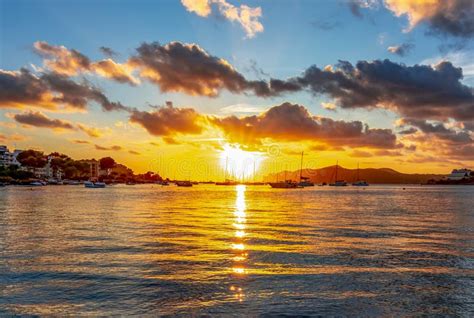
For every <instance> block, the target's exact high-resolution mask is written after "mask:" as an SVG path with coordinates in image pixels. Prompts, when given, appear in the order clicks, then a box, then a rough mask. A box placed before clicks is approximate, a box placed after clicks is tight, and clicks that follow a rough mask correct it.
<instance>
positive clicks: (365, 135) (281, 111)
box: [210, 103, 400, 148]
mask: <svg viewBox="0 0 474 318" xmlns="http://www.w3.org/2000/svg"><path fill="white" fill-rule="evenodd" d="M210 121H211V123H212V124H213V125H215V126H216V127H218V128H220V129H221V130H223V132H224V133H225V134H226V136H227V138H228V139H229V140H230V141H232V142H238V143H240V144H258V143H260V142H261V141H262V139H265V138H270V139H273V140H278V141H301V140H309V141H314V142H323V143H328V144H330V145H332V146H349V147H369V148H398V147H399V146H400V145H399V144H397V139H396V136H395V135H394V134H393V133H392V131H391V130H390V129H371V128H369V127H368V126H367V125H364V124H363V123H362V122H360V121H351V122H346V121H342V120H339V121H338V120H333V119H330V118H325V117H315V116H312V115H311V114H310V113H309V112H308V110H307V109H306V108H305V107H303V106H300V105H294V104H290V103H284V104H281V105H279V106H275V107H272V108H270V109H269V110H268V111H266V112H264V113H262V114H260V115H259V116H247V117H242V118H238V117H236V116H229V117H224V118H216V117H214V118H211V119H210Z"/></svg>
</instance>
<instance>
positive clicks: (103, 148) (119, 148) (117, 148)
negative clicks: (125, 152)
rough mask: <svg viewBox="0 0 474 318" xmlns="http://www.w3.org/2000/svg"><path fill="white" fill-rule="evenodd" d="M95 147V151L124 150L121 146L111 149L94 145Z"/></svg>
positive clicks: (111, 147)
mask: <svg viewBox="0 0 474 318" xmlns="http://www.w3.org/2000/svg"><path fill="white" fill-rule="evenodd" d="M94 146H95V149H97V150H108V151H120V150H122V147H120V146H117V145H115V146H110V147H103V146H100V145H94Z"/></svg>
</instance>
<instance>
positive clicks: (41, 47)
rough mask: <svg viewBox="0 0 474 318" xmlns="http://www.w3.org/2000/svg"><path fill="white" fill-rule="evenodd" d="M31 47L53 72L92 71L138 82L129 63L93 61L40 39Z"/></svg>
mask: <svg viewBox="0 0 474 318" xmlns="http://www.w3.org/2000/svg"><path fill="white" fill-rule="evenodd" d="M33 47H34V49H35V52H36V53H38V54H39V55H40V56H42V57H43V58H45V60H44V65H45V67H46V68H47V69H49V70H51V71H53V72H54V73H57V74H60V75H64V76H74V75H78V74H81V73H87V72H93V73H95V74H97V75H100V76H102V77H105V78H108V79H111V80H114V81H117V82H119V83H128V84H131V85H136V84H138V80H137V79H136V78H135V77H134V76H133V75H132V71H133V69H132V68H131V67H130V66H129V65H127V64H119V63H116V62H115V61H113V60H112V59H111V58H107V59H105V60H101V61H98V62H93V61H91V60H90V59H89V58H88V57H87V56H85V55H83V54H82V53H80V52H78V51H76V50H74V49H72V50H70V49H68V48H66V47H64V46H54V45H51V44H48V43H46V42H42V41H38V42H35V43H34V45H33ZM109 50H110V49H109Z"/></svg>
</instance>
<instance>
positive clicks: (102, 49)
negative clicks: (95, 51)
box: [99, 46, 118, 58]
mask: <svg viewBox="0 0 474 318" xmlns="http://www.w3.org/2000/svg"><path fill="white" fill-rule="evenodd" d="M99 50H100V52H102V54H104V55H105V56H106V57H110V58H112V57H115V56H117V55H118V54H117V52H115V51H114V50H112V49H111V48H109V47H106V46H101V47H100V48H99Z"/></svg>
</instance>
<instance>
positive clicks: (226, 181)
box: [215, 179, 237, 186]
mask: <svg viewBox="0 0 474 318" xmlns="http://www.w3.org/2000/svg"><path fill="white" fill-rule="evenodd" d="M215 185H224V186H234V185H237V182H235V181H232V180H227V179H226V180H225V181H224V182H216V183H215Z"/></svg>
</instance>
